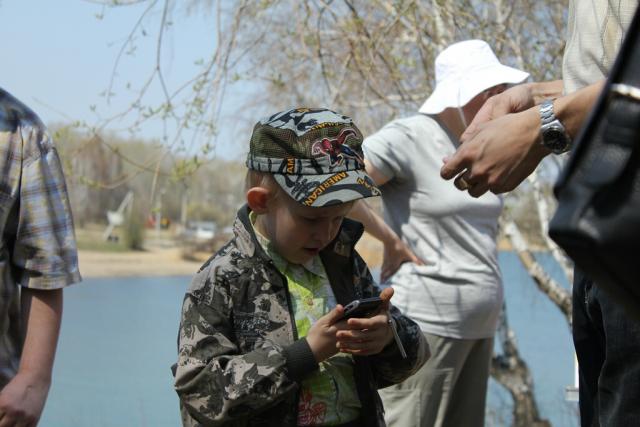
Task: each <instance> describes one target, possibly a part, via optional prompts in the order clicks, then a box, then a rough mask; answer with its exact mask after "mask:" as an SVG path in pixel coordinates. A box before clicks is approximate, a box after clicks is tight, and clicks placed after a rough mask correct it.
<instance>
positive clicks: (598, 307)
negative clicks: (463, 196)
mask: <svg viewBox="0 0 640 427" xmlns="http://www.w3.org/2000/svg"><path fill="white" fill-rule="evenodd" d="M637 7H638V1H637V0H620V1H616V2H611V1H605V0H580V1H577V0H571V1H569V14H568V32H567V45H566V48H565V52H564V58H563V67H562V78H563V80H562V81H554V82H541V83H530V84H527V85H523V86H519V87H515V88H512V89H510V90H508V91H506V92H504V93H503V94H501V95H498V96H496V97H494V98H493V99H491V100H490V101H489V102H487V104H486V105H485V106H484V107H483V109H482V110H481V111H480V112H479V113H478V115H477V117H476V120H474V123H472V124H471V126H470V127H469V130H468V132H467V133H466V134H465V135H464V136H463V140H464V144H463V145H462V146H461V147H460V148H459V149H458V151H457V152H456V153H455V154H454V155H452V156H451V157H450V158H448V159H447V160H446V162H445V164H444V165H443V166H442V170H441V175H442V177H443V178H445V179H452V178H454V177H455V181H454V182H455V185H456V186H457V187H458V188H459V189H460V190H466V191H468V192H469V194H471V195H472V196H474V197H478V196H480V195H482V194H485V193H486V192H487V191H491V192H494V193H503V192H506V191H511V190H512V189H514V188H515V187H517V186H518V185H519V184H520V183H521V182H522V181H523V180H524V179H525V178H526V177H527V176H528V175H529V174H531V172H533V170H534V169H535V168H536V167H537V166H538V164H539V163H540V161H542V159H543V158H544V157H545V156H547V155H549V154H552V153H553V154H561V153H563V152H566V151H568V150H570V148H571V143H572V140H573V139H574V138H575V137H576V136H577V134H578V131H579V130H580V128H581V126H582V124H583V122H584V121H585V119H586V118H587V115H588V113H589V112H590V111H591V109H592V107H593V105H594V103H595V101H596V99H597V98H598V95H599V94H600V92H601V91H602V87H603V84H604V79H605V78H606V77H607V75H608V73H609V69H610V67H611V65H612V64H613V62H614V60H615V58H616V55H617V52H618V50H619V48H620V45H621V43H622V40H623V38H624V35H625V33H626V31H627V28H628V27H629V24H630V23H631V20H632V17H633V14H634V11H635V10H636V9H637ZM630 142H631V143H633V144H637V143H638V141H637V140H633V139H631V141H630ZM572 320H573V342H574V345H575V349H576V355H577V357H578V367H579V375H580V422H581V425H582V426H583V427H592V426H603V427H604V426H615V427H619V426H637V425H640V404H639V403H638V402H639V401H640V358H639V357H638V354H640V324H638V322H637V321H635V319H633V318H630V317H629V315H628V314H627V313H625V311H624V308H623V307H622V306H621V305H620V304H619V303H617V302H616V301H615V300H614V299H612V298H611V296H610V295H608V294H607V292H606V291H603V290H602V289H600V288H599V287H598V286H597V283H594V282H593V281H592V280H591V279H589V277H586V276H585V275H584V274H583V273H582V272H581V271H580V270H579V269H576V272H575V274H574V283H573V317H572Z"/></svg>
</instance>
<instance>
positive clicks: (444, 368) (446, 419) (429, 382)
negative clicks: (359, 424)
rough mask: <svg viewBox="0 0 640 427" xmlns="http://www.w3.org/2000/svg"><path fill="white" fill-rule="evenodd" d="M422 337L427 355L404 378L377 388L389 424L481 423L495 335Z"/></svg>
mask: <svg viewBox="0 0 640 427" xmlns="http://www.w3.org/2000/svg"><path fill="white" fill-rule="evenodd" d="M424 335H425V337H426V338H427V341H428V342H429V347H430V349H431V358H430V359H429V360H428V361H427V363H425V364H424V366H423V367H422V368H421V369H420V370H419V371H418V372H416V373H415V374H414V375H413V376H411V377H410V378H408V379H406V380H405V381H404V382H402V383H400V384H397V385H394V386H391V387H387V388H384V389H382V390H380V396H381V397H382V401H383V403H384V408H385V420H386V422H387V426H389V427H482V426H484V412H485V404H486V397H487V382H488V379H489V364H490V363H491V355H492V353H493V338H485V339H478V340H466V339H456V338H448V337H441V336H438V335H431V334H428V333H424Z"/></svg>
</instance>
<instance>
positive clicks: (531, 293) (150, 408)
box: [40, 253, 577, 427]
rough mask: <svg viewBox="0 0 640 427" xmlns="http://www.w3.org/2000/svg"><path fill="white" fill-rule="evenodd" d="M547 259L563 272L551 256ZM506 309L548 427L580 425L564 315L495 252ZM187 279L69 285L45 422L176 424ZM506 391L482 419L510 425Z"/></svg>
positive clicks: (109, 426)
mask: <svg viewBox="0 0 640 427" xmlns="http://www.w3.org/2000/svg"><path fill="white" fill-rule="evenodd" d="M541 262H542V263H543V265H546V266H551V267H550V268H548V271H549V272H550V274H551V275H552V276H553V277H554V278H556V279H557V280H561V279H562V273H561V271H560V269H559V267H557V266H556V265H555V263H553V261H552V260H551V259H550V258H549V257H548V256H542V257H541ZM500 265H501V267H502V270H503V278H504V283H505V295H506V300H507V315H508V318H509V322H510V324H511V327H512V329H513V330H514V331H515V333H516V336H517V338H518V343H519V346H520V351H521V354H522V355H523V356H524V357H525V360H527V362H528V363H529V367H530V368H531V370H532V373H533V377H534V382H535V387H536V389H535V390H536V396H537V398H538V404H539V405H540V410H541V412H542V415H543V416H544V417H548V418H549V419H550V420H551V421H552V423H553V425H554V426H562V427H565V426H566V427H573V426H577V416H576V404H575V403H567V402H565V400H564V388H565V386H567V385H570V384H573V347H572V344H571V336H570V333H569V329H568V326H567V323H566V321H565V320H564V318H563V317H562V316H561V315H560V313H559V311H558V310H557V308H555V306H553V305H552V304H551V303H549V302H548V300H546V298H545V297H544V295H542V294H541V293H540V292H539V291H538V290H537V289H536V288H535V285H534V284H533V282H532V281H531V279H530V278H529V276H528V275H527V273H526V271H524V269H523V268H522V267H521V265H520V263H519V261H518V259H517V257H516V255H515V254H513V253H501V254H500ZM188 283H189V278H188V277H166V278H125V279H123V278H118V279H89V280H86V281H85V282H83V283H82V284H80V285H74V286H72V287H70V288H68V289H67V290H66V291H65V313H64V319H63V324H62V331H61V335H60V342H59V346H58V353H57V356H56V364H55V368H54V379H53V380H54V382H53V386H52V388H51V391H50V394H49V399H48V402H47V406H46V408H45V411H44V414H43V417H42V420H41V423H40V426H41V427H87V426H92V427H93V426H95V427H138V426H141V427H164V426H172V427H173V426H179V425H180V418H179V414H178V401H177V397H176V395H175V393H174V391H173V388H172V376H171V373H170V370H169V367H170V366H171V364H172V363H174V361H175V359H176V334H177V328H178V323H179V318H180V305H181V302H182V296H183V294H184V291H185V289H186V287H187V285H188ZM509 405H510V398H509V396H508V395H507V394H506V393H505V392H504V391H503V390H502V389H501V388H500V387H499V386H497V385H496V384H491V385H490V389H489V409H488V415H487V426H489V425H496V426H501V425H509V424H510V419H511V416H510V408H509Z"/></svg>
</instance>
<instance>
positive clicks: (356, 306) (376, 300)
mask: <svg viewBox="0 0 640 427" xmlns="http://www.w3.org/2000/svg"><path fill="white" fill-rule="evenodd" d="M381 305H382V299H380V297H372V298H362V299H357V300H353V301H351V302H350V303H349V304H347V305H345V306H344V314H343V315H342V317H341V318H340V320H344V319H350V318H352V317H357V318H365V317H369V316H371V315H372V314H373V313H375V312H376V311H377V310H378V309H379V308H380V306H381Z"/></svg>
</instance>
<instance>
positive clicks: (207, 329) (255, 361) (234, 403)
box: [175, 262, 317, 426]
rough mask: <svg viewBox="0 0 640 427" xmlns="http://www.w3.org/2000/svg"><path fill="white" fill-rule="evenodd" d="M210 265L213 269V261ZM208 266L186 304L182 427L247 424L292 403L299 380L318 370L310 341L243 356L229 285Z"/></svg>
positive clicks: (178, 377)
mask: <svg viewBox="0 0 640 427" xmlns="http://www.w3.org/2000/svg"><path fill="white" fill-rule="evenodd" d="M211 264H215V262H212V263H211ZM227 276H228V275H226V273H220V272H218V268H216V267H215V266H212V265H209V266H208V267H206V268H205V269H203V270H202V271H201V272H200V273H198V275H197V276H196V278H195V279H194V281H193V283H192V285H191V287H190V289H189V290H188V291H187V293H186V295H185V298H184V302H183V305H182V315H181V322H180V331H179V335H178V363H177V365H176V366H175V389H176V392H177V393H178V395H179V397H180V403H181V413H182V415H183V423H184V425H190V426H191V425H193V426H199V425H202V426H217V425H222V424H224V425H228V424H225V423H229V422H231V421H241V420H246V419H248V418H251V417H253V416H255V415H256V414H258V413H260V412H262V411H264V410H266V409H268V408H270V407H272V406H273V405H275V404H277V403H279V402H281V401H283V400H285V399H286V398H287V397H288V398H291V396H292V393H293V392H294V391H295V390H296V389H297V381H298V380H299V379H300V377H302V376H303V375H305V374H306V373H308V372H310V371H312V370H315V369H317V363H316V362H315V359H314V358H313V354H312V353H311V350H310V349H309V346H308V344H307V342H306V340H298V341H296V342H294V343H293V344H291V345H289V346H282V345H278V344H276V343H274V342H273V341H270V340H264V341H263V342H262V343H261V344H260V345H256V346H254V347H253V349H252V350H251V351H249V352H246V353H244V354H241V351H240V347H239V345H238V341H237V337H236V328H234V326H233V322H234V317H236V316H237V317H240V316H241V315H246V317H245V319H246V321H248V322H251V321H252V320H251V314H249V313H239V312H236V313H234V310H233V309H232V307H233V304H232V301H231V297H230V295H231V294H230V292H231V289H230V286H229V283H230V281H232V280H233V278H231V279H230V278H229V277H227Z"/></svg>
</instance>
